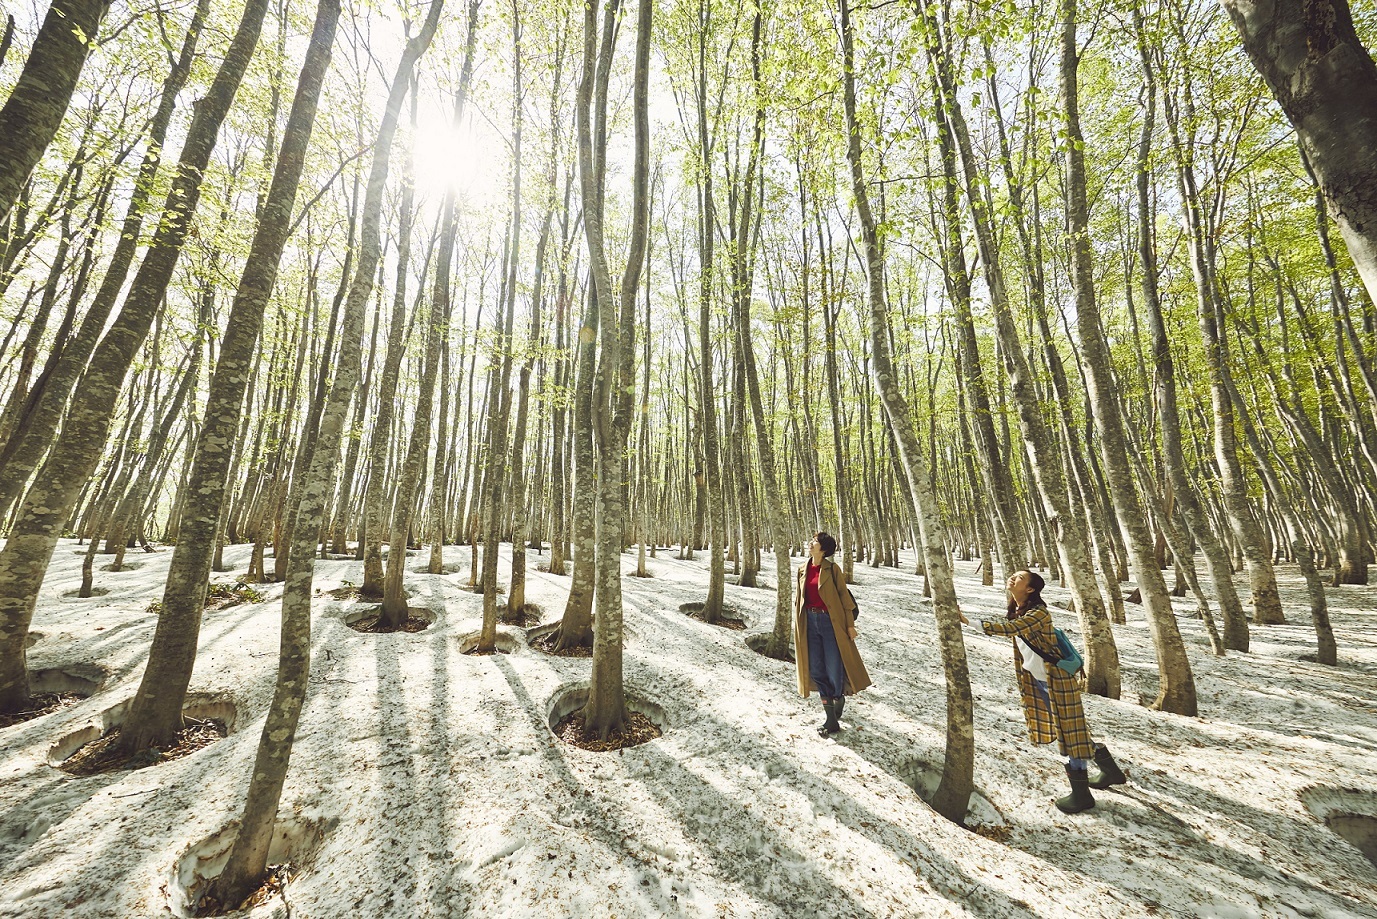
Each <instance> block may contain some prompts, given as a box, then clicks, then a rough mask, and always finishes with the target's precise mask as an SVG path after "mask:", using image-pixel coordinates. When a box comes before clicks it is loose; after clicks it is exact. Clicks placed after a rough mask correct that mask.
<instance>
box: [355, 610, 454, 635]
mask: <svg viewBox="0 0 1377 919" xmlns="http://www.w3.org/2000/svg"><path fill="white" fill-rule="evenodd" d="M435 619H436V616H435V611H434V610H429V609H426V608H425V607H423V606H408V607H407V610H406V619H405V620H403V622H402V627H401V628H400V629H392V628H387V627H386V626H384V625H383V624H382V607H381V606H369V607H366V608H364V609H361V610H356V611H354V612H352V613H349V614H348V615H346V616H345V617H344V624H345V625H347V626H349V628H351V629H353V630H354V631H355V632H366V633H369V634H384V633H389V632H413V633H414V632H424V631H425V630H426V629H428V628H430V627H431V626H432V625H434V624H435Z"/></svg>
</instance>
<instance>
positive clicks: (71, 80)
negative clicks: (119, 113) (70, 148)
mask: <svg viewBox="0 0 1377 919" xmlns="http://www.w3.org/2000/svg"><path fill="white" fill-rule="evenodd" d="M108 9H110V0H53V5H52V6H51V7H49V8H48V15H47V16H45V17H44V18H43V25H41V26H40V27H39V29H38V36H37V37H36V38H35V39H34V43H33V49H32V50H31V51H30V52H29V58H28V60H26V61H25V62H24V69H23V70H22V71H20V74H19V79H18V80H17V81H16V82H15V84H14V89H12V90H11V91H10V96H9V98H8V99H6V100H5V105H4V107H3V108H0V217H3V216H4V215H5V214H7V213H9V210H10V208H12V207H14V202H15V201H16V200H17V199H18V198H19V193H20V191H21V190H22V189H23V187H24V183H25V182H27V181H28V180H29V174H30V173H31V172H33V168H34V167H35V166H37V165H38V160H39V159H40V158H41V157H42V156H43V151H45V150H47V149H48V144H50V143H52V140H53V137H54V136H56V134H57V131H58V128H60V127H61V126H62V119H63V117H64V116H65V115H66V114H67V106H68V105H69V104H70V103H71V101H72V93H73V92H75V91H76V85H77V80H79V79H80V78H81V71H82V69H83V68H84V67H85V66H86V58H87V56H88V55H89V54H90V51H91V48H93V47H94V46H95V43H96V37H97V35H96V33H97V32H98V31H99V30H100V22H101V20H102V19H104V18H105V12H106V10H108Z"/></svg>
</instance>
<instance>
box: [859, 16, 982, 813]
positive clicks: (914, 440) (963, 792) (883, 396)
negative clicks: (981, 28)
mask: <svg viewBox="0 0 1377 919" xmlns="http://www.w3.org/2000/svg"><path fill="white" fill-rule="evenodd" d="M838 6H839V7H840V10H841V40H842V91H843V95H842V99H843V104H844V108H845V112H846V134H847V138H846V159H847V162H848V163H850V165H851V190H852V194H853V195H854V196H855V201H856V213H857V216H858V217H859V219H860V224H861V236H862V239H863V240H864V243H865V263H866V274H867V281H868V285H867V299H868V306H869V320H870V348H871V367H872V370H873V373H874V380H875V389H876V391H877V393H878V394H879V396H880V401H881V403H882V404H883V405H884V408H885V414H886V415H887V416H888V418H889V422H890V425H891V427H892V428H893V431H894V436H895V439H896V441H897V442H898V446H899V455H900V458H901V459H902V460H903V464H904V471H905V473H906V474H907V475H908V477H909V484H910V486H911V487H912V489H913V497H914V501H915V504H916V505H917V506H916V507H915V508H914V509H913V515H914V517H915V518H916V519H917V520H918V522H919V526H920V529H921V532H922V539H923V550H924V556H925V559H926V562H927V572H928V581H929V583H930V584H931V585H932V589H933V612H934V613H935V615H936V618H937V638H938V644H939V647H940V649H941V653H942V669H943V672H944V673H945V675H946V687H947V725H946V755H945V757H944V758H943V762H942V778H941V780H940V781H939V782H938V785H937V790H936V792H935V793H934V794H933V798H932V801H931V802H930V803H931V805H932V808H933V810H935V811H937V812H938V813H939V814H941V815H942V816H944V817H946V818H947V819H948V820H952V821H954V822H957V823H961V822H964V820H965V819H966V809H967V807H968V805H969V803H970V796H971V792H972V791H973V790H974V769H975V727H974V721H973V718H974V706H973V704H972V701H971V681H970V669H969V666H968V664H967V662H966V643H965V639H964V638H963V636H962V634H961V608H960V605H959V604H958V602H957V599H956V587H955V584H954V583H953V581H952V574H951V567H950V565H949V563H948V561H947V553H946V546H947V539H946V534H945V532H944V531H943V527H942V522H941V516H940V513H939V510H938V506H937V496H936V494H935V492H934V490H933V483H932V474H931V471H930V469H929V468H928V465H927V463H926V461H925V459H924V457H923V452H922V447H921V445H920V444H919V442H918V432H917V430H915V427H914V423H913V415H912V413H911V410H910V409H909V404H908V400H907V399H906V398H905V397H904V395H903V393H902V392H901V391H900V388H899V377H898V375H897V373H896V372H895V368H894V361H893V357H892V355H891V352H890V344H889V338H890V332H889V316H888V304H887V303H886V302H885V286H884V253H883V252H882V250H881V248H880V235H879V229H878V226H877V223H876V220H875V217H874V214H873V213H872V211H871V209H870V195H869V188H868V187H867V185H866V178H865V171H864V168H863V166H862V163H861V129H860V125H859V124H858V123H857V121H856V77H855V64H856V57H855V51H854V49H853V41H852V31H851V13H850V10H849V8H848V7H849V4H848V2H847V0H840V3H839V4H838Z"/></svg>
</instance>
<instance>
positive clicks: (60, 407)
mask: <svg viewBox="0 0 1377 919" xmlns="http://www.w3.org/2000/svg"><path fill="white" fill-rule="evenodd" d="M107 5H108V4H107ZM55 6H56V4H55ZM209 7H210V0H197V4H196V9H195V11H194V12H193V13H192V16H191V23H190V24H189V25H188V26H187V33H186V37H185V39H184V40H183V42H182V48H181V52H180V53H179V55H178V57H177V60H176V62H175V63H174V64H173V65H172V69H171V70H170V71H169V72H168V75H167V77H166V78H165V79H164V80H163V85H162V92H161V95H160V96H159V100H158V108H157V110H156V111H155V112H154V114H153V118H152V120H151V121H150V122H149V127H148V140H147V149H146V151H145V152H144V157H143V161H142V163H140V165H139V171H138V177H137V178H136V179H135V181H134V185H133V188H132V189H131V191H130V194H129V204H128V207H127V210H126V211H125V216H124V221H123V223H122V225H121V226H120V234H119V241H118V242H116V244H115V251H114V252H113V253H112V254H111V256H110V264H109V266H108V267H107V268H106V270H105V276H104V278H103V279H102V280H101V284H100V287H99V288H97V290H96V294H95V297H94V298H93V299H92V300H91V305H90V306H88V307H87V309H86V315H85V316H84V317H83V318H82V321H81V325H79V326H78V327H77V333H76V335H75V336H73V337H72V338H71V339H70V340H66V341H64V343H63V346H62V351H61V354H60V355H59V356H58V358H57V360H56V361H55V362H53V366H52V368H51V373H49V368H47V367H45V368H44V371H43V373H42V374H41V375H40V376H39V383H38V384H35V386H34V388H33V390H32V391H31V392H30V393H29V396H28V399H27V400H26V401H27V404H26V406H25V407H24V409H23V411H22V414H21V416H20V419H19V426H18V433H17V434H16V436H14V437H11V438H9V439H8V442H7V443H5V445H4V446H3V447H0V519H3V518H4V517H6V516H7V515H8V514H9V511H10V508H11V507H13V506H14V503H15V502H16V501H18V500H19V498H20V496H21V494H22V492H23V489H24V485H25V483H27V482H28V480H29V477H30V476H32V475H33V472H34V470H35V469H37V468H38V466H39V464H40V463H41V462H42V461H43V455H44V454H45V453H46V452H47V450H48V447H49V446H51V444H52V441H53V432H55V431H56V430H57V426H58V425H59V424H60V423H61V422H62V417H63V415H64V414H65V412H66V407H67V398H68V396H70V395H71V392H72V387H73V386H75V385H76V381H77V379H78V378H79V377H80V376H81V374H82V372H83V371H84V370H85V369H86V362H87V359H88V358H90V356H91V351H92V349H93V348H95V346H96V342H97V341H99V339H100V336H101V333H102V332H104V331H105V325H106V321H107V320H108V319H109V318H110V310H111V309H112V308H113V307H114V305H115V300H116V298H117V297H118V296H119V294H120V291H121V290H123V289H124V282H125V280H126V278H128V276H129V268H130V266H131V265H132V264H133V262H134V254H135V252H136V250H137V248H138V244H139V239H140V238H141V229H142V227H143V215H144V209H145V208H146V207H147V205H148V197H149V195H150V194H151V192H152V190H153V187H154V177H155V176H156V175H157V172H158V164H159V163H160V162H161V161H162V145H163V141H164V140H165V139H166V137H167V129H168V125H169V124H170V123H171V121H172V114H173V111H174V110H175V108H176V104H177V94H178V93H180V92H181V90H182V87H183V86H184V85H185V84H186V80H187V76H188V75H189V74H190V72H191V62H192V58H193V57H194V55H195V53H196V44H197V41H198V39H199V38H200V35H201V27H202V25H203V24H204V23H205V19H206V13H207V10H208V9H209ZM3 216H4V215H3V213H2V212H0V217H3ZM64 338H65V336H64ZM50 360H51V359H50Z"/></svg>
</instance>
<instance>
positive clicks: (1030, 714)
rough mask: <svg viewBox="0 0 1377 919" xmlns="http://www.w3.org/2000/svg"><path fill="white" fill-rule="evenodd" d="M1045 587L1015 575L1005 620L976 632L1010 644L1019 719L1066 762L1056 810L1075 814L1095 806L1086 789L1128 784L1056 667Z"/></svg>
mask: <svg viewBox="0 0 1377 919" xmlns="http://www.w3.org/2000/svg"><path fill="white" fill-rule="evenodd" d="M1044 586H1045V585H1044V581H1043V580H1042V578H1041V577H1040V576H1039V575H1038V574H1037V573H1035V572H1032V571H1027V570H1025V571H1017V572H1015V573H1014V575H1013V576H1012V577H1010V578H1009V583H1008V588H1009V596H1010V600H1009V612H1008V617H1007V618H1006V619H1004V620H986V621H984V622H982V623H981V624H980V626H981V628H982V629H984V631H985V634H986V635H1007V636H1009V637H1010V638H1012V639H1013V646H1014V670H1015V672H1016V673H1017V676H1018V689H1019V695H1020V696H1021V697H1022V701H1023V717H1024V718H1025V719H1026V720H1027V722H1028V737H1029V739H1030V740H1032V741H1033V743H1035V744H1047V743H1051V742H1052V741H1054V740H1056V741H1059V742H1060V744H1061V752H1062V755H1063V756H1065V757H1066V758H1067V759H1066V776H1067V778H1068V779H1069V780H1070V782H1071V794H1069V795H1067V796H1066V797H1064V798H1058V799H1057V808H1058V809H1059V810H1061V811H1062V812H1063V813H1067V814H1076V813H1080V812H1081V811H1084V810H1089V809H1090V808H1092V807H1094V806H1095V798H1094V797H1093V796H1092V795H1091V794H1090V789H1091V788H1108V787H1109V786H1111V785H1122V784H1123V783H1124V782H1125V781H1127V780H1126V779H1125V778H1124V774H1123V772H1122V771H1120V769H1119V766H1118V764H1117V763H1115V762H1114V757H1113V756H1111V755H1110V753H1109V750H1108V749H1107V748H1106V747H1105V745H1104V744H1097V743H1095V742H1094V741H1093V740H1092V739H1091V738H1090V727H1089V725H1087V724H1086V721H1085V709H1084V708H1082V707H1081V689H1080V684H1079V683H1078V682H1077V681H1076V677H1075V676H1073V675H1072V674H1069V673H1067V672H1066V671H1065V670H1063V669H1062V668H1061V667H1058V666H1056V662H1057V661H1058V660H1060V657H1061V656H1060V654H1059V653H1058V651H1057V636H1056V633H1055V632H1054V631H1053V626H1052V614H1051V613H1049V612H1048V611H1047V604H1046V603H1044V602H1043V600H1042V588H1043V587H1044ZM1090 759H1093V760H1094V761H1095V765H1096V766H1098V767H1099V770H1098V772H1097V773H1096V774H1095V775H1094V776H1091V775H1089V764H1088V763H1087V760H1090Z"/></svg>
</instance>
